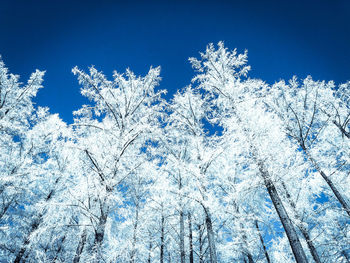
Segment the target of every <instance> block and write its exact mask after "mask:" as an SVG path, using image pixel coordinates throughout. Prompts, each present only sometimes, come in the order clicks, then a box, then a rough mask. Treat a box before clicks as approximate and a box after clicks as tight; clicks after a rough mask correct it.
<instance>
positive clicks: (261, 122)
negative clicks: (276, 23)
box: [0, 42, 350, 263]
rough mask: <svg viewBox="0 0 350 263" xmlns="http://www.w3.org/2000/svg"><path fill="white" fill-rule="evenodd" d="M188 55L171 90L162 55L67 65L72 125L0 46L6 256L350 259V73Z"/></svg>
mask: <svg viewBox="0 0 350 263" xmlns="http://www.w3.org/2000/svg"><path fill="white" fill-rule="evenodd" d="M190 62H191V63H192V66H193V68H194V70H195V71H196V75H195V77H194V78H193V80H192V83H191V85H189V86H187V87H185V88H183V89H181V90H179V91H178V92H177V93H176V94H174V96H173V98H172V99H171V100H169V101H167V100H165V99H164V98H163V94H164V93H165V91H164V90H159V89H158V88H157V86H158V84H159V81H160V77H159V74H160V69H159V68H151V69H150V70H149V72H148V74H147V75H146V76H145V77H138V76H135V74H134V73H132V72H131V71H129V70H127V71H126V73H124V74H119V73H117V72H115V73H114V75H113V80H112V81H110V80H108V79H107V78H106V77H105V76H104V75H103V74H102V73H101V72H99V71H97V70H96V69H95V68H93V67H92V68H90V71H89V72H88V73H85V72H84V71H82V70H80V69H78V68H74V69H73V73H74V74H75V75H77V77H78V80H79V83H80V84H81V86H82V88H81V94H82V95H83V96H85V97H87V98H88V99H89V101H90V103H89V105H84V106H82V108H81V109H80V110H78V111H76V112H74V115H75V119H74V123H72V124H70V125H67V124H66V123H65V122H63V121H62V120H61V119H60V118H59V117H58V115H57V114H51V113H49V110H48V109H47V108H41V107H34V105H33V102H32V100H33V98H34V97H35V95H36V93H37V91H38V89H40V88H41V87H42V86H41V83H42V80H43V75H44V72H40V71H36V72H35V73H33V74H32V75H31V77H30V79H29V80H28V83H27V84H26V85H23V84H21V83H20V82H19V77H18V76H16V75H12V74H10V73H8V70H7V68H6V67H5V65H4V64H3V62H0V148H1V151H0V261H1V262H16V263H20V262H74V263H78V262H83V263H85V262H130V263H138V262H145V263H146V262H160V263H168V262H181V263H184V262H190V263H193V262H199V263H206V262H210V263H217V262H249V263H252V262H268V263H270V262H298V263H301V262H317V263H319V262H324V263H326V262H350V202H349V199H350V188H349V185H350V176H349V172H350V158H349V156H350V155H349V154H350V152H349V150H350V147H349V146H350V125H349V121H350V95H349V94H350V82H349V83H345V84H342V85H339V86H336V85H335V84H334V83H333V82H324V81H322V82H320V81H314V80H313V79H312V78H311V77H307V78H306V79H304V80H298V79H297V78H293V79H292V80H290V81H289V82H285V81H280V82H277V83H275V84H273V85H269V84H267V83H265V82H263V81H262V80H259V79H252V78H249V77H247V74H248V72H249V69H250V68H249V66H247V53H243V54H237V53H236V50H234V51H229V50H227V49H226V48H225V47H224V45H223V43H221V42H220V43H219V44H218V46H217V47H215V46H214V45H212V44H210V45H208V47H207V49H206V51H205V52H204V53H201V54H200V58H199V59H196V58H191V59H190Z"/></svg>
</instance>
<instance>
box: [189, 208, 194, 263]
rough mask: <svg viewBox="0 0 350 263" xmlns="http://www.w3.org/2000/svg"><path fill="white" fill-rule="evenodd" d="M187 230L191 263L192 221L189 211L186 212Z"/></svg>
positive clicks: (191, 260) (191, 262)
mask: <svg viewBox="0 0 350 263" xmlns="http://www.w3.org/2000/svg"><path fill="white" fill-rule="evenodd" d="M188 232H189V245H190V263H193V236H192V221H191V213H190V212H189V213H188Z"/></svg>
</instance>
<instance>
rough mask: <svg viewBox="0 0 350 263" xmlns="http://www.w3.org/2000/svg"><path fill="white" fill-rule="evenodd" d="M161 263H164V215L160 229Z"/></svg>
mask: <svg viewBox="0 0 350 263" xmlns="http://www.w3.org/2000/svg"><path fill="white" fill-rule="evenodd" d="M160 263H164V215H163V214H162V219H161V229H160Z"/></svg>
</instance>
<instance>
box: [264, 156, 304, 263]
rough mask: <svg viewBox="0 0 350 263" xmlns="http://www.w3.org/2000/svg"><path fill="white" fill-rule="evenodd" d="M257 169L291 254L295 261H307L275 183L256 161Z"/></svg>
mask: <svg viewBox="0 0 350 263" xmlns="http://www.w3.org/2000/svg"><path fill="white" fill-rule="evenodd" d="M258 165H259V170H260V172H261V174H262V177H263V179H264V183H265V186H266V188H267V191H268V193H269V195H270V198H271V201H272V203H273V205H274V207H275V209H276V211H277V214H278V216H279V218H280V220H281V223H282V225H283V228H284V230H285V231H286V235H287V237H288V240H289V244H290V246H291V248H292V251H293V255H294V257H295V260H296V262H297V263H307V259H306V255H305V252H304V250H303V247H302V246H301V243H300V240H299V238H298V235H297V232H296V231H295V229H294V226H293V223H292V221H291V220H290V218H289V216H288V214H287V211H286V209H285V208H284V206H283V203H282V200H281V198H280V197H279V195H278V192H277V190H276V187H275V185H274V184H273V182H272V181H271V179H270V175H269V174H268V173H267V171H265V169H264V167H263V165H262V163H261V162H259V163H258Z"/></svg>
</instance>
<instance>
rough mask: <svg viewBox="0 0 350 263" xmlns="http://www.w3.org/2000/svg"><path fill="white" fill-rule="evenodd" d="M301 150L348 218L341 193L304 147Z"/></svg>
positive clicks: (345, 204) (347, 205)
mask: <svg viewBox="0 0 350 263" xmlns="http://www.w3.org/2000/svg"><path fill="white" fill-rule="evenodd" d="M301 148H302V149H303V150H304V153H305V154H306V155H307V157H308V158H309V160H310V162H311V163H312V164H313V166H314V167H315V169H316V170H317V171H318V172H319V174H320V175H321V176H322V178H323V179H324V180H325V181H326V183H327V184H328V186H329V187H330V188H331V190H332V192H333V194H334V195H335V196H336V198H337V199H338V201H339V203H340V204H341V206H342V207H343V208H344V210H345V212H346V213H347V214H348V215H349V216H350V206H349V204H348V203H347V202H346V201H345V199H344V197H343V196H342V195H341V193H340V192H339V191H338V189H337V187H336V186H335V185H334V184H333V182H332V180H331V179H330V178H329V177H328V176H327V175H326V174H325V173H324V172H323V171H322V169H321V168H320V166H319V165H318V164H317V162H316V160H315V159H314V158H313V157H312V156H311V155H310V153H309V151H307V149H306V147H305V146H303V145H301Z"/></svg>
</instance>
